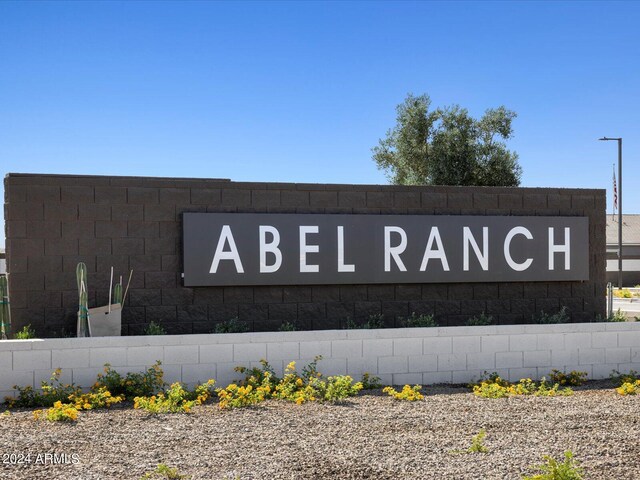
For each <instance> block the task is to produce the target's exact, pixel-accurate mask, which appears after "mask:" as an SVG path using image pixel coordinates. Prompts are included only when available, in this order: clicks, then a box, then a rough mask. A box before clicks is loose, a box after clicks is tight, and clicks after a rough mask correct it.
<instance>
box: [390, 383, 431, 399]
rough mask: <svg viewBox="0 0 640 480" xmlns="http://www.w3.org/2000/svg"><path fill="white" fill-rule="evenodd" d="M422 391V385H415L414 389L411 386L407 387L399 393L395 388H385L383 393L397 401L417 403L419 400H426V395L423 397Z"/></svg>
mask: <svg viewBox="0 0 640 480" xmlns="http://www.w3.org/2000/svg"><path fill="white" fill-rule="evenodd" d="M421 390H422V385H414V386H413V387H412V386H410V385H405V386H404V387H402V390H401V391H399V392H398V391H397V390H396V389H395V388H393V387H384V388H383V389H382V391H383V392H384V393H386V394H387V395H389V396H390V397H393V398H395V399H396V400H404V401H407V402H416V401H418V400H422V399H423V398H424V395H422V393H421Z"/></svg>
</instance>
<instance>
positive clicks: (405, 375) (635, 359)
mask: <svg viewBox="0 0 640 480" xmlns="http://www.w3.org/2000/svg"><path fill="white" fill-rule="evenodd" d="M316 355H322V356H323V360H322V361H321V362H320V363H319V371H321V372H323V373H324V374H326V375H336V374H349V375H352V376H353V377H354V378H356V379H360V376H361V375H362V374H363V373H364V372H369V373H371V374H373V375H377V376H379V377H380V378H381V379H382V382H383V383H385V384H405V383H410V384H415V383H419V384H424V385H429V384H433V383H464V382H469V381H471V380H473V379H474V378H477V377H478V376H479V375H481V374H482V372H483V371H485V370H486V371H489V372H493V371H497V372H499V373H500V374H501V375H502V376H504V377H505V378H509V379H510V380H514V381H515V380H518V379H520V378H522V377H531V378H540V377H542V376H544V375H548V373H549V371H550V370H551V369H552V368H557V369H560V370H564V369H566V370H567V371H569V370H574V369H575V370H581V371H586V372H587V373H588V375H589V378H593V379H602V378H607V377H608V376H609V374H610V373H611V371H612V370H614V369H616V370H619V371H623V372H626V371H629V370H630V369H635V370H640V323H574V324H561V325H505V326H484V327H439V328H398V329H380V330H326V331H315V332H274V333H238V334H218V335H214V334H203V335H162V336H131V337H101V338H80V339H78V338H60V339H37V340H7V341H0V394H2V396H3V397H4V396H5V395H10V394H12V391H11V388H12V386H13V385H20V386H26V385H34V386H36V385H40V382H41V381H42V380H46V379H48V378H49V377H50V375H51V372H52V371H53V370H54V369H56V368H61V369H62V372H63V375H62V380H63V381H64V382H74V383H76V384H77V385H79V386H81V387H84V388H87V387H89V386H91V385H92V384H93V382H94V381H95V378H96V375H97V374H98V373H100V372H101V371H102V370H103V366H104V364H105V363H109V364H111V365H112V366H113V367H114V369H115V370H117V371H119V372H121V373H123V372H128V371H133V372H139V371H142V370H143V369H145V368H146V367H149V366H150V365H153V364H154V363H155V361H156V360H160V361H161V362H162V368H163V370H164V372H165V381H167V382H169V383H171V382H174V381H182V382H185V383H187V384H189V385H193V384H194V383H196V382H202V381H206V380H208V379H209V378H215V379H216V380H217V382H218V384H219V385H226V384H227V383H229V382H231V381H232V380H234V379H236V378H238V377H239V375H238V374H237V373H236V372H234V368H235V367H237V366H241V365H244V366H249V365H257V364H258V362H259V361H260V359H266V360H267V361H269V363H271V365H273V367H274V369H275V370H276V372H277V373H278V374H281V373H282V370H283V368H284V367H285V366H286V365H287V364H288V363H289V362H290V361H292V360H295V361H296V362H297V364H298V366H299V368H301V367H302V366H303V365H306V364H307V363H309V362H310V361H312V360H313V358H314V356H316Z"/></svg>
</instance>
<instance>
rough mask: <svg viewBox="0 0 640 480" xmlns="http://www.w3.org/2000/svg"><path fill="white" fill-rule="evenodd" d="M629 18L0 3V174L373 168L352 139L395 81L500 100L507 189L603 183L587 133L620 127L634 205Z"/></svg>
mask: <svg viewBox="0 0 640 480" xmlns="http://www.w3.org/2000/svg"><path fill="white" fill-rule="evenodd" d="M639 23H640V3H639V2H585V3H581V2H567V3H563V2H541V3H537V2H470V3H466V2H446V3H438V2H419V3H414V2H354V3H349V2H320V3H312V2H301V3H295V2H284V3H278V2H258V3H238V2H233V3H218V2H215V3H214V2H212V3H204V2H194V3H183V2H181V3H171V2H158V3H154V2H136V3H126V2H125V3H118V2H99V3H90V2H69V3H60V2H58V3H54V2H46V3H37V2H2V3H0V174H2V175H3V176H4V174H6V173H8V172H41V173H81V174H83V173H84V174H110V175H153V176H184V177H224V178H231V179H233V180H248V181H290V182H332V183H386V178H385V176H384V174H383V173H382V172H380V171H378V170H377V169H376V166H375V164H374V163H373V161H372V160H371V147H373V146H374V145H375V144H376V143H377V140H378V139H379V138H381V137H383V136H384V134H385V132H386V130H387V129H389V128H390V127H392V126H393V125H394V123H395V106H396V105H397V104H398V103H400V102H402V100H403V99H404V97H405V96H406V94H407V93H408V92H413V93H415V94H420V93H428V94H429V95H430V96H431V98H432V100H433V104H434V105H435V106H444V105H451V104H456V103H457V104H460V105H462V106H464V107H466V108H468V109H469V110H470V112H471V113H472V114H474V115H481V114H482V113H483V111H484V110H485V109H487V108H491V107H497V106H499V105H505V106H506V107H508V108H510V109H512V110H515V111H516V112H517V113H518V118H517V120H516V122H515V125H514V127H515V137H514V138H513V140H511V141H510V142H509V147H510V148H511V149H514V150H516V151H517V152H518V153H519V155H520V163H521V165H522V167H523V171H524V174H523V178H522V185H523V186H553V187H561V186H566V187H584V188H607V189H608V196H609V197H610V196H611V195H610V193H611V177H612V164H613V163H614V162H616V161H617V150H616V145H615V142H598V141H597V138H598V137H600V136H603V135H607V136H622V137H623V138H624V166H625V169H624V173H625V177H624V191H623V193H624V207H625V211H626V212H628V213H631V212H635V213H639V212H640V179H638V176H636V175H634V172H635V169H636V167H635V164H636V162H637V160H638V156H639V154H640V145H639V144H640V136H639V135H638V132H640V55H639V52H640V49H639V47H638V46H639V45H640V33H639V30H638V24H639ZM0 194H2V192H1V191H0ZM610 202H611V200H610V198H609V207H608V211H611V206H610ZM0 222H2V217H0ZM0 242H2V243H0V246H3V243H4V239H3V238H2V236H1V235H0Z"/></svg>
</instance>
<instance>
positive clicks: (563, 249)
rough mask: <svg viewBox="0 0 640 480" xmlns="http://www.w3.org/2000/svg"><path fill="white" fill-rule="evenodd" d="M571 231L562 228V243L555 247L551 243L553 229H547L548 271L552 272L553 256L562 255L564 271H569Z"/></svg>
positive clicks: (567, 228)
mask: <svg viewBox="0 0 640 480" xmlns="http://www.w3.org/2000/svg"><path fill="white" fill-rule="evenodd" d="M570 235H571V229H570V228H569V227H564V243H563V244H561V245H556V244H555V243H553V227H549V270H553V254H554V253H564V269H565V270H569V259H570V257H571V236H570Z"/></svg>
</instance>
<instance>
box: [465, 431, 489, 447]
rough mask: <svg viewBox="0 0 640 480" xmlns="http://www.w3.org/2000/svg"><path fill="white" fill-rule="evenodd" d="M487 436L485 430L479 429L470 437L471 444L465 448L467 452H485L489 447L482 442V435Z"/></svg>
mask: <svg viewBox="0 0 640 480" xmlns="http://www.w3.org/2000/svg"><path fill="white" fill-rule="evenodd" d="M486 436H487V432H486V430H485V429H484V428H483V429H481V430H480V431H479V432H478V434H477V435H474V436H473V438H472V439H471V446H470V447H469V449H468V450H467V452H469V453H487V452H488V451H489V449H488V448H487V447H486V446H485V444H484V437H486Z"/></svg>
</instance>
